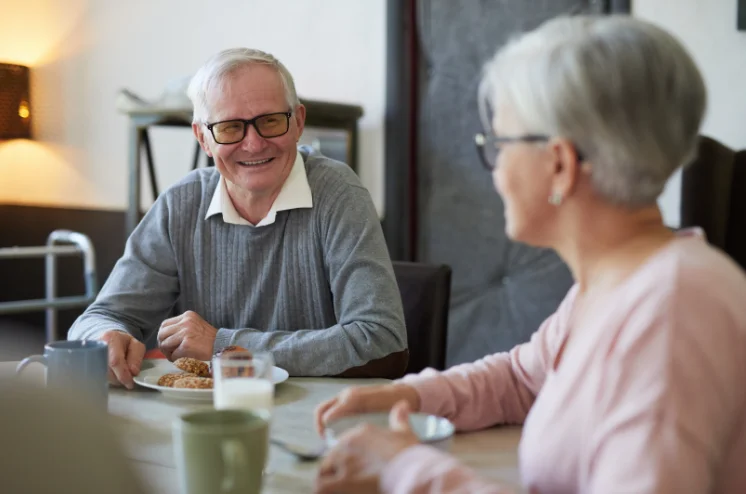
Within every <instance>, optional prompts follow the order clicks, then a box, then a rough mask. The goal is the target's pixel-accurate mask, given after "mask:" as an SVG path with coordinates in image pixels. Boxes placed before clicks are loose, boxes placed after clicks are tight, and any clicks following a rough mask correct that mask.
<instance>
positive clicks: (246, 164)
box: [238, 158, 272, 166]
mask: <svg viewBox="0 0 746 494" xmlns="http://www.w3.org/2000/svg"><path fill="white" fill-rule="evenodd" d="M271 159H272V158H267V159H266V160H258V161H239V162H238V163H239V164H241V165H244V166H256V165H263V164H264V163H268V162H269V160H271Z"/></svg>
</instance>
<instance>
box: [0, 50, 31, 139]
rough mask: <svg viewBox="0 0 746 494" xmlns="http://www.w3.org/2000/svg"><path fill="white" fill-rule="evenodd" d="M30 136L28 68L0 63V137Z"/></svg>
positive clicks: (18, 137)
mask: <svg viewBox="0 0 746 494" xmlns="http://www.w3.org/2000/svg"><path fill="white" fill-rule="evenodd" d="M30 137H31V101H30V99H29V69H28V67H24V66H23V65H15V64H10V63H0V139H22V138H26V139H28V138H30Z"/></svg>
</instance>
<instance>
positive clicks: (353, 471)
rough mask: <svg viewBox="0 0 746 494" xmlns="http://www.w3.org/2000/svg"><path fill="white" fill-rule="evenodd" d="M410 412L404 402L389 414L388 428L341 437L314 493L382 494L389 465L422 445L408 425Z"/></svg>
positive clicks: (323, 466)
mask: <svg viewBox="0 0 746 494" xmlns="http://www.w3.org/2000/svg"><path fill="white" fill-rule="evenodd" d="M410 413H411V409H410V406H409V403H408V402H407V401H405V400H402V401H399V402H398V403H396V404H395V405H394V407H393V409H392V410H391V413H390V414H389V427H390V428H389V429H382V428H380V427H375V426H373V425H369V424H363V425H359V426H357V427H355V428H354V429H352V430H350V431H349V432H347V433H345V434H344V435H342V437H340V438H339V441H338V442H337V445H336V446H335V447H334V448H332V450H331V451H329V453H328V454H327V455H326V457H325V458H324V460H323V461H322V463H321V466H320V468H319V473H318V476H317V477H316V489H315V492H316V493H318V494H332V493H333V494H342V493H355V494H358V493H360V494H367V493H377V492H379V482H380V478H381V474H382V473H383V470H384V468H385V467H386V465H387V464H388V463H389V462H390V461H391V460H392V459H394V457H395V456H396V455H398V454H399V453H401V452H402V451H404V450H406V449H407V448H410V447H411V446H414V445H416V444H419V440H418V439H417V436H416V435H415V433H414V432H412V428H411V426H410V424H409V414H410Z"/></svg>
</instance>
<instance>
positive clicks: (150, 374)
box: [135, 359, 290, 401]
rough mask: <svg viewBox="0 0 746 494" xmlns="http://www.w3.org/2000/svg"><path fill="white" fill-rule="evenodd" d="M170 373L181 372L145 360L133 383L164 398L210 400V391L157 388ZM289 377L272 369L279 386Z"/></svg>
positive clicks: (166, 365)
mask: <svg viewBox="0 0 746 494" xmlns="http://www.w3.org/2000/svg"><path fill="white" fill-rule="evenodd" d="M171 372H181V371H180V370H179V369H177V368H176V367H175V366H174V365H173V364H172V363H171V362H169V361H168V360H163V359H158V360H146V361H144V362H143V366H142V370H141V371H140V374H139V375H138V376H135V382H136V383H137V384H139V385H140V386H143V387H145V388H150V389H156V390H158V391H160V392H161V393H163V396H165V397H166V398H178V399H180V400H198V401H210V400H212V390H211V389H185V388H169V387H167V386H158V379H160V378H161V376H162V375H163V374H169V373H171ZM288 377H290V374H288V371H286V370H285V369H281V368H279V367H276V366H275V367H272V382H273V383H274V384H279V383H281V382H283V381H286V380H287V379H288Z"/></svg>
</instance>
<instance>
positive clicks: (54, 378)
mask: <svg viewBox="0 0 746 494" xmlns="http://www.w3.org/2000/svg"><path fill="white" fill-rule="evenodd" d="M32 362H39V363H41V364H44V365H45V366H46V367H47V387H49V388H56V389H62V390H63V391H66V392H72V393H75V394H78V395H81V396H82V397H83V398H85V399H88V400H89V401H91V402H92V404H93V405H94V406H96V407H99V408H103V409H106V407H107V405H108V398H109V383H108V381H107V376H106V373H107V371H108V368H109V349H108V345H107V344H106V343H104V342H103V341H96V340H70V341H55V342H52V343H47V344H46V345H45V346H44V355H32V356H31V357H28V358H25V359H23V360H22V361H21V363H20V364H18V367H16V374H18V373H20V372H21V371H22V370H23V369H24V368H25V367H26V366H27V365H29V364H30V363H32Z"/></svg>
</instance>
